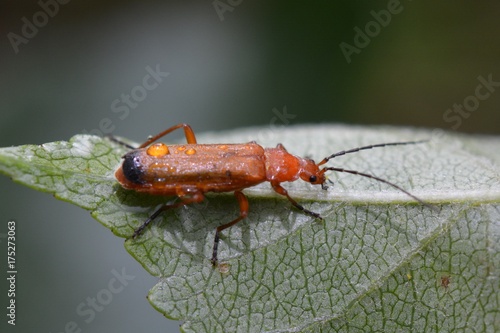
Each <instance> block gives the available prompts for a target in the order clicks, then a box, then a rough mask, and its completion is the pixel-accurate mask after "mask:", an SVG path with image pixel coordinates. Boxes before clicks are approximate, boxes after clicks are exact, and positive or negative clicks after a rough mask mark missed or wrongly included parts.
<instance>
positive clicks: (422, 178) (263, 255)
mask: <svg viewBox="0 0 500 333" xmlns="http://www.w3.org/2000/svg"><path fill="white" fill-rule="evenodd" d="M254 139H257V140H258V141H259V143H260V144H262V145H263V146H274V145H276V143H278V142H282V143H283V144H284V145H285V147H286V148H287V149H288V151H289V152H291V153H293V154H296V155H299V156H310V157H312V158H313V159H315V160H317V161H318V160H320V159H321V158H323V157H325V156H327V155H330V154H331V153H334V152H336V151H340V150H344V149H349V148H354V147H358V146H362V145H368V144H376V143H381V142H394V141H408V140H417V139H431V141H430V142H428V143H423V144H418V145H411V146H396V147H386V148H376V149H373V150H369V151H363V152H359V153H357V154H349V155H345V156H340V157H337V158H335V159H333V160H331V161H330V162H329V165H334V166H337V167H341V168H345V169H354V170H358V171H360V172H366V173H370V174H374V175H377V176H379V177H381V178H384V179H387V180H388V181H391V182H393V183H396V184H398V185H400V186H402V187H403V188H405V189H406V190H409V191H410V192H411V193H413V194H414V195H417V196H418V197H419V198H421V199H423V200H425V201H427V202H429V203H431V204H432V205H433V206H434V207H435V208H436V209H432V208H430V207H427V206H424V205H421V204H419V203H416V202H415V201H414V200H412V199H411V198H410V197H408V196H406V195H404V194H403V193H401V192H399V191H397V190H395V189H394V188H391V187H389V186H387V185H385V184H382V183H379V182H376V181H374V180H372V179H367V178H364V177H360V176H354V175H350V174H343V173H336V174H331V175H330V179H331V180H332V181H333V182H334V183H335V185H334V186H332V187H330V189H329V190H328V191H323V190H321V187H319V186H312V185H309V184H305V183H303V182H301V181H297V182H294V183H289V184H284V186H285V187H286V188H287V189H288V190H289V193H290V195H291V196H292V197H293V198H295V199H296V200H297V201H298V202H299V203H301V204H303V205H304V206H305V207H306V208H308V209H310V210H312V211H315V212H318V213H321V215H322V216H324V217H325V219H324V221H318V220H314V219H312V218H311V217H309V216H306V215H304V214H303V213H301V212H300V211H297V210H296V209H294V208H291V205H290V203H289V202H288V201H287V200H286V199H284V198H283V197H281V196H279V195H277V194H275V193H274V192H273V191H272V190H271V188H270V186H269V184H262V185H259V186H257V187H254V188H250V189H247V190H246V191H245V193H246V194H247V195H248V197H249V202H250V212H249V215H248V218H247V219H245V220H243V221H242V222H240V223H238V224H237V225H235V226H233V227H231V228H229V229H227V230H225V231H224V232H223V233H222V238H221V243H220V246H219V259H220V261H221V265H220V266H219V267H218V268H216V269H213V268H212V267H211V264H210V257H211V251H212V245H213V237H214V230H215V228H216V226H218V225H220V224H223V223H226V222H229V221H230V220H232V219H233V218H235V217H236V216H237V214H238V204H237V202H236V200H235V198H234V197H233V196H232V195H231V194H230V193H229V194H208V195H207V200H206V201H205V202H203V203H201V204H194V205H190V206H187V207H183V208H179V209H175V210H171V211H167V212H165V213H163V214H162V215H161V216H160V217H159V218H158V219H156V220H155V222H154V223H152V225H151V226H150V227H149V228H148V229H147V230H146V231H145V233H144V234H143V235H141V236H140V237H139V238H138V239H136V240H127V241H126V242H125V246H126V248H127V250H128V251H129V253H130V254H131V255H132V256H134V257H135V258H136V259H137V260H138V261H139V262H140V263H141V265H143V267H144V268H145V269H146V270H147V271H149V272H150V273H151V274H153V275H155V276H158V277H159V282H158V284H157V285H156V286H154V287H153V289H152V290H151V292H150V294H149V296H148V298H149V301H150V302H151V304H152V305H153V306H154V307H155V308H156V309H157V310H158V311H160V312H162V313H163V314H165V315H166V316H167V317H169V318H173V319H178V320H183V321H184V324H183V325H182V327H181V329H182V330H183V331H184V332H361V331H385V332H402V331H414V332H422V331H431V330H433V331H439V332H452V331H453V332H455V331H481V332H495V331H499V330H500V167H499V164H500V153H499V152H500V138H498V137H485V136H483V137H481V136H466V135H455V134H444V133H440V132H437V131H435V132H431V131H427V130H416V129H407V128H392V127H378V128H372V127H370V128H368V127H348V126H333V125H324V126H300V127H287V128H283V129H279V128H272V129H271V128H267V129H266V128H251V129H245V130H238V131H232V132H226V133H222V134H220V133H219V134H206V135H200V136H198V142H200V143H222V142H224V143H230V142H247V141H250V140H254ZM265 139H267V140H265ZM125 151H126V149H125V148H123V147H121V146H119V145H117V144H116V143H113V142H111V141H109V140H107V139H104V138H99V137H94V136H87V135H77V136H75V137H73V138H72V139H70V141H69V142H54V143H49V144H44V145H41V146H32V145H28V146H20V147H12V148H2V149H0V171H1V172H3V173H5V174H7V175H9V176H10V177H12V178H13V179H14V180H15V181H16V182H19V183H22V184H25V185H27V186H29V187H32V188H34V189H37V190H40V191H46V192H50V193H54V194H55V196H56V197H57V198H59V199H62V200H65V201H68V202H71V203H74V204H76V205H78V206H81V207H83V208H85V209H87V210H90V211H92V216H93V217H94V218H96V219H97V220H98V221H99V222H101V223H102V224H103V225H104V226H105V227H107V228H109V229H111V230H112V231H113V232H114V233H115V234H116V235H117V236H120V237H124V238H127V237H129V236H130V235H132V233H133V231H134V229H135V228H137V227H138V226H139V225H141V224H142V222H143V221H145V220H146V219H147V218H148V216H150V215H151V214H152V213H153V212H154V211H155V210H156V209H157V208H158V206H159V205H161V204H162V203H164V202H167V201H172V200H175V198H171V197H170V198H165V197H160V196H151V195H147V194H137V193H135V192H132V191H127V190H124V189H122V188H121V187H120V185H119V184H118V183H117V181H116V180H115V178H114V171H115V170H116V168H118V167H119V165H120V160H121V156H122V155H123V153H124V152H125Z"/></svg>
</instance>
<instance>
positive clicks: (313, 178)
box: [309, 175, 317, 183]
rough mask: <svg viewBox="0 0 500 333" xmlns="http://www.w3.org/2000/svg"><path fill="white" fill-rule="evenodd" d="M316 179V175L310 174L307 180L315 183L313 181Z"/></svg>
mask: <svg viewBox="0 0 500 333" xmlns="http://www.w3.org/2000/svg"><path fill="white" fill-rule="evenodd" d="M316 180H317V178H316V176H314V175H312V176H310V177H309V182H310V183H315V182H316Z"/></svg>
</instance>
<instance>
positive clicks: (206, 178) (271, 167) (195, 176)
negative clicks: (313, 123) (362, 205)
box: [113, 124, 430, 266]
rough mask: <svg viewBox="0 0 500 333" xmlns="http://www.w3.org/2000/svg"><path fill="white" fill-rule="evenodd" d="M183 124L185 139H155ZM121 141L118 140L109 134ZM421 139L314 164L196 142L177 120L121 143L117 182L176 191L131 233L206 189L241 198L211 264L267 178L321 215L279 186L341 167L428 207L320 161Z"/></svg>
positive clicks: (278, 153)
mask: <svg viewBox="0 0 500 333" xmlns="http://www.w3.org/2000/svg"><path fill="white" fill-rule="evenodd" d="M180 128H183V129H184V135H185V137H186V141H187V144H176V145H168V146H167V145H166V144H164V143H155V144H152V143H153V142H155V141H157V140H158V139H160V138H161V137H163V136H165V135H167V134H168V133H171V132H173V131H175V130H177V129H180ZM113 140H114V141H117V142H119V141H118V140H115V139H113ZM421 142H425V141H407V142H391V143H381V144H376V145H369V146H363V147H358V148H354V149H350V150H343V151H340V152H338V153H335V154H332V155H330V156H328V157H325V158H324V159H322V160H321V161H320V162H319V163H315V162H314V161H313V160H312V159H308V158H301V157H298V156H295V155H292V154H290V153H288V152H287V150H286V149H285V147H284V146H283V145H282V144H278V145H277V146H276V147H275V148H263V147H261V146H260V145H258V144H257V143H256V142H254V141H252V142H249V143H243V144H198V143H197V141H196V136H195V134H194V132H193V130H192V128H191V126H189V125H188V124H178V125H175V126H172V127H170V128H168V129H166V130H165V131H163V132H161V133H159V134H157V135H155V136H153V137H151V138H149V139H148V140H147V141H146V142H144V143H143V144H141V145H140V146H139V147H138V148H133V147H131V146H130V145H127V144H125V145H126V146H127V147H129V148H131V149H132V150H131V151H130V152H128V153H126V154H125V155H124V156H123V163H122V165H121V166H120V167H119V168H118V170H117V171H116V173H115V176H116V179H117V180H118V182H119V183H120V184H121V186H122V187H123V188H125V189H128V190H133V191H137V192H145V193H150V194H155V195H164V196H177V197H179V198H180V201H179V202H177V203H173V204H165V205H163V206H161V207H160V208H159V209H158V210H156V211H155V212H154V213H153V214H152V215H151V216H150V217H149V218H148V219H147V220H146V221H145V222H144V223H143V224H142V225H141V226H139V227H138V228H137V229H136V230H135V231H134V234H133V235H132V238H136V237H137V236H139V235H140V234H141V233H142V231H143V230H144V229H145V228H146V227H147V226H148V225H149V224H150V223H151V222H152V221H153V220H154V219H155V218H157V217H158V215H160V214H161V212H163V211H165V210H167V209H171V208H177V207H181V206H184V205H188V204H191V203H195V202H201V201H203V200H204V198H205V197H204V193H206V192H234V195H235V197H236V199H237V201H238V203H239V208H240V214H239V216H238V217H237V218H235V219H234V220H232V221H230V222H228V223H226V224H223V225H220V226H219V227H217V228H216V231H215V237H214V245H213V251H212V259H211V261H212V264H213V265H214V266H215V265H216V264H217V261H218V258H217V248H218V244H219V237H220V232H221V231H223V230H224V229H226V228H229V227H231V226H233V225H235V224H236V223H238V222H239V221H241V220H242V219H244V218H245V217H246V216H247V214H248V210H249V204H248V200H247V197H246V196H245V195H244V194H243V192H242V190H243V189H245V188H248V187H252V186H255V185H257V184H260V183H263V182H266V181H267V182H270V183H271V186H272V188H273V189H274V191H276V192H277V193H279V194H281V195H283V196H285V197H286V198H287V199H288V200H289V201H290V202H291V203H292V205H293V206H295V207H296V208H297V209H299V210H301V211H302V212H304V213H305V214H307V215H309V216H311V217H314V218H317V219H323V218H322V217H321V216H320V214H318V213H315V212H312V211H310V210H308V209H306V208H304V207H303V206H302V205H300V204H299V203H297V202H296V201H295V200H294V199H293V198H291V197H290V195H289V194H288V191H287V190H286V189H285V188H284V187H282V186H281V183H283V182H293V181H296V180H297V179H299V178H300V179H302V180H303V181H305V182H307V183H310V184H312V185H321V187H322V189H327V187H328V186H326V184H325V183H326V181H327V179H326V176H325V173H326V171H337V172H345V173H350V174H354V175H359V176H363V177H367V178H371V179H374V180H376V181H379V182H382V183H385V184H387V185H390V186H392V187H394V188H396V189H398V190H399V191H401V192H403V193H405V194H406V195H408V196H410V197H411V198H413V199H415V200H416V201H418V202H419V203H421V204H424V205H426V206H430V205H429V204H427V203H426V202H424V201H422V200H421V199H419V198H418V197H416V196H414V195H413V194H411V193H410V192H408V191H406V190H404V189H403V188H401V187H400V186H398V185H396V184H393V183H391V182H389V181H387V180H384V179H382V178H379V177H376V176H373V175H370V174H366V173H362V172H358V171H355V170H346V169H342V168H336V167H324V168H320V166H322V165H324V164H326V163H327V162H328V161H329V160H331V159H333V158H335V157H338V156H342V155H345V154H350V153H355V152H358V151H361V150H366V149H372V148H378V147H386V146H396V145H408V144H417V143H421Z"/></svg>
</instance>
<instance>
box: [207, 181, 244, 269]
mask: <svg viewBox="0 0 500 333" xmlns="http://www.w3.org/2000/svg"><path fill="white" fill-rule="evenodd" d="M234 196H235V197H236V199H237V200H238V203H239V204H240V216H238V217H237V218H235V219H234V220H232V221H231V222H229V223H226V224H223V225H221V226H218V227H217V229H215V238H214V247H213V251H212V259H211V261H212V265H213V266H216V265H217V261H218V260H217V249H218V247H219V234H220V232H221V231H222V230H224V229H227V228H229V227H231V226H233V225H235V224H236V223H238V222H240V221H241V220H243V219H244V218H245V217H247V215H248V199H247V197H246V196H245V195H244V194H243V192H241V191H235V192H234Z"/></svg>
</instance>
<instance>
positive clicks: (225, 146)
mask: <svg viewBox="0 0 500 333" xmlns="http://www.w3.org/2000/svg"><path fill="white" fill-rule="evenodd" d="M217 148H219V149H222V150H226V149H227V145H220V146H217Z"/></svg>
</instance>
